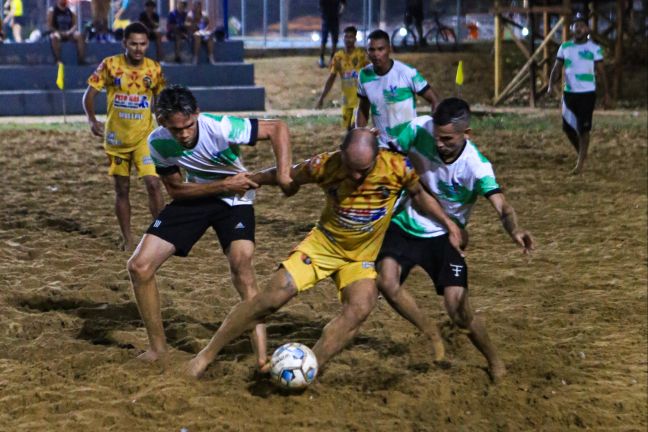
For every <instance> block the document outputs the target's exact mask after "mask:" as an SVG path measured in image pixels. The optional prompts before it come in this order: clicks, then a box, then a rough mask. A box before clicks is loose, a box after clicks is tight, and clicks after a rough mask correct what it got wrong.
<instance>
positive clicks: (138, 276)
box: [126, 253, 155, 282]
mask: <svg viewBox="0 0 648 432" xmlns="http://www.w3.org/2000/svg"><path fill="white" fill-rule="evenodd" d="M126 268H127V269H128V274H129V275H130V277H131V279H132V280H133V281H134V282H135V281H137V282H139V281H143V280H147V279H150V278H152V277H153V275H154V274H155V269H154V268H153V266H152V265H151V263H150V262H148V261H146V260H144V259H142V257H141V256H139V255H138V254H137V253H136V254H134V255H133V256H132V257H131V258H130V259H129V260H128V263H127V265H126Z"/></svg>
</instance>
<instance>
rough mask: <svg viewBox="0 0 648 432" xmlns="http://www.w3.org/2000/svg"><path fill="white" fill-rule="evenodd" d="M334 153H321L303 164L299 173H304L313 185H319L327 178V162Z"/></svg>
mask: <svg viewBox="0 0 648 432" xmlns="http://www.w3.org/2000/svg"><path fill="white" fill-rule="evenodd" d="M333 154H334V153H321V154H318V155H316V156H313V157H312V158H310V159H308V160H307V161H306V162H304V163H303V164H302V166H301V168H300V171H306V172H307V173H308V175H309V177H311V178H312V179H313V180H314V181H315V183H321V182H322V181H324V180H326V179H327V178H328V177H329V176H328V175H327V170H326V166H327V162H328V161H329V160H330V159H331V156H332V155H333Z"/></svg>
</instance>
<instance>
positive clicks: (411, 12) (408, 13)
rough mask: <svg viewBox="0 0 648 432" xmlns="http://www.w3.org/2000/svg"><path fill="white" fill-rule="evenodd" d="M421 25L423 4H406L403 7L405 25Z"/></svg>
mask: <svg viewBox="0 0 648 432" xmlns="http://www.w3.org/2000/svg"><path fill="white" fill-rule="evenodd" d="M412 23H415V24H416V25H421V24H422V23H423V4H421V5H419V6H408V7H407V8H406V9H405V25H408V26H409V25H412Z"/></svg>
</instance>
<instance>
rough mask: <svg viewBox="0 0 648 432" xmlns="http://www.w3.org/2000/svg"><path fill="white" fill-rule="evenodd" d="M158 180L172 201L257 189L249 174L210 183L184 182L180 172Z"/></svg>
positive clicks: (237, 193)
mask: <svg viewBox="0 0 648 432" xmlns="http://www.w3.org/2000/svg"><path fill="white" fill-rule="evenodd" d="M160 179H161V180H162V183H163V184H164V187H165V188H166V190H167V192H168V193H169V196H170V197H171V198H172V199H174V200H183V199H191V198H200V197H204V196H210V195H220V194H236V195H243V194H245V192H247V191H249V190H250V189H256V188H258V187H259V185H258V184H257V183H255V182H254V181H252V180H251V179H250V173H238V174H236V175H233V176H230V177H226V178H224V179H221V180H215V181H213V182H210V183H191V182H185V181H184V179H183V178H182V175H180V172H175V173H173V174H168V175H161V176H160Z"/></svg>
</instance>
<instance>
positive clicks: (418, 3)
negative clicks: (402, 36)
mask: <svg viewBox="0 0 648 432" xmlns="http://www.w3.org/2000/svg"><path fill="white" fill-rule="evenodd" d="M412 24H414V27H415V28H416V33H418V42H419V45H421V46H425V45H427V41H426V40H425V38H424V37H423V0H407V2H406V4H405V25H406V26H407V27H409V26H411V25H412Z"/></svg>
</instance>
